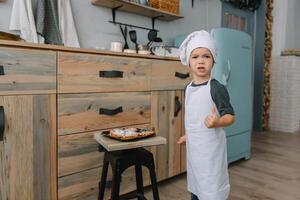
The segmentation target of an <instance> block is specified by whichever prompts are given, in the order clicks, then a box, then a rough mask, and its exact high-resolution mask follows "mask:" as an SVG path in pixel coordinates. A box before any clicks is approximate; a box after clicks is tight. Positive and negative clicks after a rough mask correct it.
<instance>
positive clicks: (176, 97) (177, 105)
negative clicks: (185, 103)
mask: <svg viewBox="0 0 300 200" xmlns="http://www.w3.org/2000/svg"><path fill="white" fill-rule="evenodd" d="M180 110H181V103H180V101H179V97H178V96H175V112H174V117H177V116H178V113H179V111H180Z"/></svg>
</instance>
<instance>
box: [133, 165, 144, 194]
mask: <svg viewBox="0 0 300 200" xmlns="http://www.w3.org/2000/svg"><path fill="white" fill-rule="evenodd" d="M135 179H136V189H137V193H138V194H139V195H138V196H137V198H138V200H143V199H144V198H143V197H142V196H144V186H143V173H142V166H141V165H139V164H136V165H135Z"/></svg>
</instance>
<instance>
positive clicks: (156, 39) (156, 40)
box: [154, 37, 163, 42]
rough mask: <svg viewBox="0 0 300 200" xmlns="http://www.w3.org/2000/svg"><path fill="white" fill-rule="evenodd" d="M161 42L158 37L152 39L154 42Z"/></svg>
mask: <svg viewBox="0 0 300 200" xmlns="http://www.w3.org/2000/svg"><path fill="white" fill-rule="evenodd" d="M162 41H163V40H162V39H161V38H160V37H156V38H155V39H154V42H162Z"/></svg>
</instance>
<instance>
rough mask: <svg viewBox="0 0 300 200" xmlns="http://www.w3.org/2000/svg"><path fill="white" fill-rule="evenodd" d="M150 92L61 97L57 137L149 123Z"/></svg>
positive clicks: (66, 95) (59, 98)
mask: <svg viewBox="0 0 300 200" xmlns="http://www.w3.org/2000/svg"><path fill="white" fill-rule="evenodd" d="M150 96H151V95H150V92H127V93H97V94H95V93H94V94H60V95H58V134H59V135H65V134H70V133H78V132H85V131H93V130H101V129H109V128H114V127H122V126H130V125H134V124H146V123H150V113H151V112H150V110H151V106H150Z"/></svg>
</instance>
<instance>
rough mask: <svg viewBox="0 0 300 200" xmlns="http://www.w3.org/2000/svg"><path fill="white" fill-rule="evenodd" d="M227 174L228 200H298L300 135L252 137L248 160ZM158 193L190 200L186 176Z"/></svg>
mask: <svg viewBox="0 0 300 200" xmlns="http://www.w3.org/2000/svg"><path fill="white" fill-rule="evenodd" d="M229 174H230V184H231V191H230V197H229V199H230V200H300V133H293V134H291V133H278V132H265V133H255V134H253V138H252V156H251V159H250V160H247V161H245V160H241V161H237V162H235V163H233V164H231V165H230V166H229ZM146 191H147V193H146V196H147V199H152V196H151V195H152V194H151V190H149V189H147V190H146ZM159 193H160V199H161V200H175V199H176V200H177V199H178V200H189V199H190V194H189V193H188V192H187V190H186V175H185V174H182V175H180V176H178V177H175V178H172V179H170V180H167V181H164V182H162V183H160V184H159Z"/></svg>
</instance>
